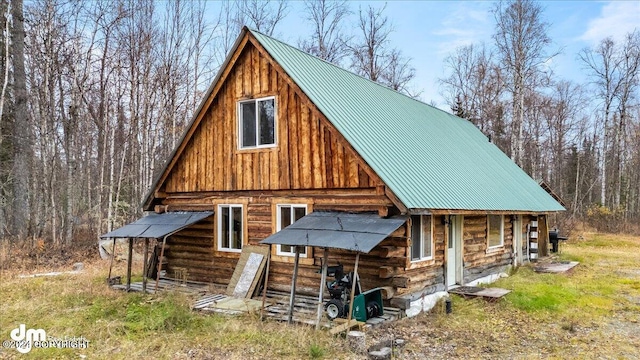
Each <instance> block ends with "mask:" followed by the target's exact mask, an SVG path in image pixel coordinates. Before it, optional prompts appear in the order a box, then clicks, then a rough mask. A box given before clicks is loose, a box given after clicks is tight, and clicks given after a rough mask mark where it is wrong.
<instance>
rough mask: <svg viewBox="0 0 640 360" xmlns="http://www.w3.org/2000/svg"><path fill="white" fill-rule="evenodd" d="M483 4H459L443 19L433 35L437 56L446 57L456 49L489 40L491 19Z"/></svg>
mask: <svg viewBox="0 0 640 360" xmlns="http://www.w3.org/2000/svg"><path fill="white" fill-rule="evenodd" d="M487 4H488V3H485V2H461V3H458V6H456V7H455V8H453V9H452V11H451V12H450V13H449V14H448V15H447V16H446V17H444V19H443V20H442V22H441V23H440V26H441V27H440V28H439V29H438V30H436V31H434V32H433V35H435V36H439V37H441V40H440V41H438V50H437V51H438V55H439V56H441V57H442V56H446V55H448V54H449V53H452V52H453V51H454V50H455V49H456V48H458V47H461V46H465V45H470V44H476V43H479V42H483V41H484V42H486V41H488V40H489V39H490V38H491V32H492V31H493V22H492V21H493V18H492V16H491V13H490V12H489V8H488V7H487Z"/></svg>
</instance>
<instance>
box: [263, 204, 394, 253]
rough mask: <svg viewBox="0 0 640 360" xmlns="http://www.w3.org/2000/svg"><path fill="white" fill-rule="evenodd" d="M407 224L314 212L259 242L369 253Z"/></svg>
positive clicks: (367, 216) (375, 216) (371, 216)
mask: <svg viewBox="0 0 640 360" xmlns="http://www.w3.org/2000/svg"><path fill="white" fill-rule="evenodd" d="M406 221H407V217H406V216H393V217H390V218H381V217H380V216H378V214H372V213H361V214H352V213H344V212H333V211H331V212H329V211H327V212H322V211H316V212H312V213H311V214H309V215H307V216H305V217H303V218H301V219H300V220H298V221H296V222H295V223H293V224H291V225H289V226H287V227H286V228H284V229H282V230H280V231H279V232H277V233H275V234H273V235H271V236H269V237H268V238H266V239H264V240H262V241H261V242H260V243H261V244H280V245H290V246H317V247H323V248H335V249H346V250H352V251H358V252H362V253H368V252H369V251H371V250H372V249H373V248H374V247H376V245H378V244H379V243H380V242H381V241H382V240H384V239H385V238H386V237H387V236H389V235H391V233H393V232H394V231H395V230H396V229H398V228H399V227H400V226H402V224H404V223H405V222H406Z"/></svg>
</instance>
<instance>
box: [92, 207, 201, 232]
mask: <svg viewBox="0 0 640 360" xmlns="http://www.w3.org/2000/svg"><path fill="white" fill-rule="evenodd" d="M211 215H213V211H198V212H193V211H187V212H167V213H162V214H156V213H152V214H149V215H147V216H145V217H143V218H141V219H138V220H136V221H134V222H132V223H131V224H127V225H125V226H123V227H121V228H119V229H116V230H114V231H111V232H109V233H106V234H104V235H100V237H101V238H152V239H160V238H162V237H164V236H166V235H169V234H172V233H174V232H176V231H179V230H182V229H184V228H186V227H187V226H189V225H191V224H195V223H197V222H198V221H200V220H203V219H205V218H207V217H209V216H211Z"/></svg>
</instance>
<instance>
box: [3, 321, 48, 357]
mask: <svg viewBox="0 0 640 360" xmlns="http://www.w3.org/2000/svg"><path fill="white" fill-rule="evenodd" d="M11 339H12V340H14V341H15V342H16V350H18V351H19V352H21V353H23V354H26V353H28V352H29V351H31V346H32V345H33V344H34V343H35V342H36V341H38V342H40V341H46V340H47V332H46V331H44V330H43V329H28V330H27V326H26V325H25V324H20V326H18V327H17V328H15V329H13V330H11Z"/></svg>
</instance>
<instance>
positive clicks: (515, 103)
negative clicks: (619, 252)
mask: <svg viewBox="0 0 640 360" xmlns="http://www.w3.org/2000/svg"><path fill="white" fill-rule="evenodd" d="M544 5H545V4H544V3H540V2H535V1H532V0H518V1H501V2H496V3H494V4H492V5H491V7H490V10H488V11H489V13H490V16H491V18H492V20H493V22H494V24H493V25H494V27H493V32H492V35H491V41H490V42H485V43H473V44H467V45H463V46H460V47H457V48H455V50H453V51H451V52H449V53H448V54H447V56H446V58H445V60H444V69H445V71H444V73H443V74H441V76H439V78H438V81H437V82H436V83H434V84H428V85H427V86H429V89H430V90H431V88H437V89H438V93H439V94H440V96H441V97H442V99H443V101H444V102H445V103H446V105H445V106H446V108H447V109H446V110H447V111H450V112H452V113H454V114H456V115H458V116H460V117H463V118H465V119H468V120H469V121H471V122H473V123H474V124H475V125H476V126H477V127H478V128H479V129H480V130H481V131H482V132H483V133H485V134H486V135H487V137H489V139H490V140H491V141H492V142H494V143H495V144H496V145H497V146H499V147H500V148H501V149H502V150H503V151H504V152H505V153H506V154H507V155H508V156H510V157H511V158H512V159H513V160H514V161H515V162H516V163H517V164H518V165H519V166H521V167H522V168H523V169H524V170H525V171H526V172H527V173H529V174H530V175H531V176H532V177H533V178H534V179H537V180H541V181H544V182H545V183H546V184H547V185H548V186H549V187H550V188H551V189H553V190H554V191H555V192H556V193H557V194H558V195H559V196H560V197H561V198H562V199H563V200H564V202H565V204H566V207H567V211H566V212H565V213H564V214H562V215H561V217H560V218H559V219H558V224H557V225H558V226H561V227H562V228H563V230H565V231H569V230H571V228H572V227H573V226H574V225H575V224H576V223H583V224H586V225H588V226H591V227H594V228H596V229H597V230H599V231H607V232H635V233H640V227H639V226H638V223H639V222H640V221H639V220H640V98H639V97H638V95H639V90H638V89H639V77H640V31H639V30H638V29H637V28H636V29H632V31H630V32H628V33H626V34H625V35H624V36H622V37H618V38H614V37H604V38H602V39H600V40H599V41H597V42H596V43H594V45H592V46H588V47H585V48H583V49H581V50H580V51H578V52H577V53H575V54H573V55H575V58H576V64H577V65H576V66H577V67H579V71H581V72H583V73H584V79H585V80H584V81H582V82H576V81H575V80H568V79H565V78H563V76H561V75H559V74H557V73H556V72H554V68H553V59H554V58H555V57H556V56H558V54H561V53H562V52H563V51H564V49H563V47H562V46H561V45H558V44H556V43H554V41H553V39H551V38H550V35H549V34H550V32H549V29H550V27H551V26H552V24H551V23H550V22H548V20H547V17H546V13H545V6H544ZM407 6H411V3H408V5H407ZM386 11H387V10H386V5H385V4H384V3H381V2H372V3H360V2H347V1H305V2H297V3H289V2H286V1H256V0H234V1H228V0H225V1H219V2H215V3H209V2H206V1H186V0H165V1H153V0H114V1H80V0H34V1H27V2H24V3H23V1H22V0H11V1H9V0H0V28H1V29H2V37H1V38H0V59H1V60H0V86H1V90H0V91H1V93H0V238H1V239H4V240H5V241H11V242H21V241H23V240H26V239H30V240H33V242H34V243H36V242H37V243H38V244H39V246H46V245H52V246H55V247H69V246H72V245H74V244H76V243H81V242H90V243H94V244H95V241H96V239H97V236H98V235H100V234H102V233H105V232H107V231H110V230H111V229H113V228H116V227H118V226H121V225H123V224H125V223H127V222H128V221H131V220H133V219H135V218H137V217H139V216H140V215H141V208H140V203H141V200H142V198H143V197H144V196H145V195H146V192H147V191H149V188H150V186H151V184H152V183H153V180H154V179H155V177H156V176H157V174H158V172H159V171H161V170H162V168H163V166H164V163H165V161H166V160H167V156H168V155H169V154H170V153H171V151H172V150H173V148H174V147H175V146H176V143H177V142H178V141H179V140H180V138H181V135H182V132H183V130H184V128H185V126H186V125H187V124H188V123H189V120H190V119H191V116H192V115H193V112H194V111H195V110H196V108H197V106H198V105H199V103H200V101H201V100H202V97H203V96H204V93H205V91H206V89H207V88H208V86H209V85H210V82H211V81H212V79H213V78H214V76H215V74H216V72H217V70H218V69H219V67H220V65H221V64H222V63H223V61H224V58H225V56H226V54H227V52H228V51H229V50H230V49H231V47H232V46H233V43H234V41H235V39H236V37H237V35H238V34H239V32H240V29H241V28H242V26H244V25H247V26H249V27H251V28H253V29H256V30H258V31H261V32H263V33H265V34H267V35H272V36H276V37H279V35H280V34H281V33H279V30H278V29H279V27H280V26H281V25H282V23H283V21H284V20H285V19H287V18H290V17H298V18H299V19H300V21H301V24H304V26H306V27H307V29H308V30H309V31H308V33H309V34H310V35H308V36H307V35H305V36H304V37H300V38H298V39H296V40H294V42H293V43H292V42H291V41H289V40H287V42H290V43H292V44H293V45H297V46H298V47H300V48H301V49H303V50H305V51H307V52H310V53H312V54H314V55H316V56H318V57H320V58H322V59H325V60H326V61H329V62H333V63H335V64H337V65H339V66H342V67H345V68H347V69H349V70H351V71H353V72H355V73H358V74H360V75H362V76H364V77H367V78H369V79H371V80H373V81H376V82H379V83H381V84H383V85H385V86H388V87H391V88H393V89H395V90H397V91H400V92H403V93H405V94H407V95H409V96H412V97H416V98H418V99H420V100H423V101H425V102H430V101H431V100H430V99H424V98H423V97H424V93H425V90H424V89H421V88H420V86H424V85H420V84H417V83H416V81H415V79H416V69H415V67H414V64H415V63H416V62H420V61H421V59H416V58H413V59H412V58H410V57H409V56H407V55H406V53H407V52H406V49H401V48H400V47H398V46H397V45H396V43H395V42H394V41H393V33H394V28H395V27H394V26H395V25H394V24H395V23H396V21H400V20H401V19H392V18H390V17H389V16H388V15H387V12H386ZM301 33H302V32H301ZM305 33H306V32H305ZM295 41H297V42H295ZM434 105H437V104H434Z"/></svg>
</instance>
